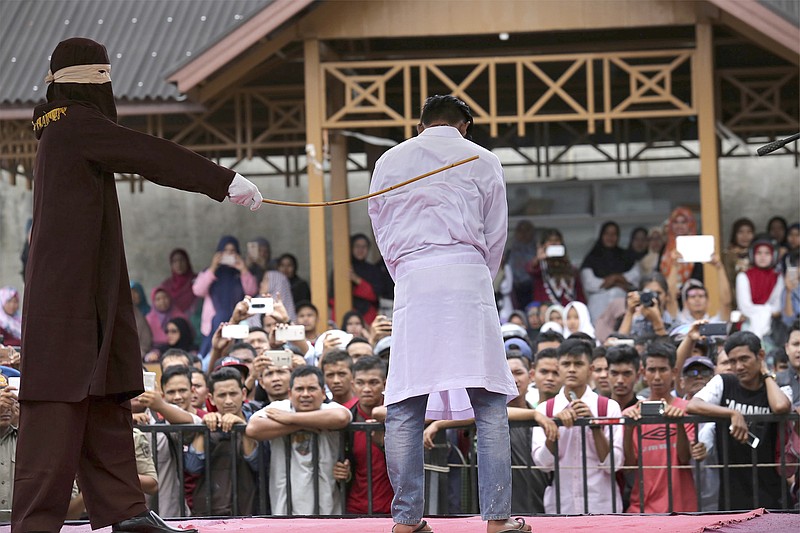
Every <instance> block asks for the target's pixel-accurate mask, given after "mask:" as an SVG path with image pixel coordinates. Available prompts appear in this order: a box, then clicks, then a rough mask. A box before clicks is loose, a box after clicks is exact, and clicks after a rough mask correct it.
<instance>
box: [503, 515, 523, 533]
mask: <svg viewBox="0 0 800 533" xmlns="http://www.w3.org/2000/svg"><path fill="white" fill-rule="evenodd" d="M514 522H516V523H517V524H519V525H518V526H517V527H515V528H511V529H501V530H500V531H498V532H497V533H514V531H523V529H522V528H524V527H525V519H524V518H522V517H520V518H515V519H514Z"/></svg>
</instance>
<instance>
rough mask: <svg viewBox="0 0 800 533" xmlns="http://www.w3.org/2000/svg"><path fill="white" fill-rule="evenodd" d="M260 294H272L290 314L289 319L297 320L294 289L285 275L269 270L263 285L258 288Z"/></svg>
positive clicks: (262, 282)
mask: <svg viewBox="0 0 800 533" xmlns="http://www.w3.org/2000/svg"><path fill="white" fill-rule="evenodd" d="M258 293H259V294H262V295H263V294H271V295H272V296H273V297H274V298H280V300H281V301H282V302H283V306H284V307H285V308H286V312H287V313H288V314H289V319H290V320H294V319H295V316H296V314H295V309H294V297H293V296H292V287H291V285H290V284H289V280H288V279H286V276H284V275H283V273H281V272H278V271H277V270H267V271H266V272H264V277H263V278H262V279H261V284H260V285H259V286H258Z"/></svg>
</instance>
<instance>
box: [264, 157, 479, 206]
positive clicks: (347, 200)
mask: <svg viewBox="0 0 800 533" xmlns="http://www.w3.org/2000/svg"><path fill="white" fill-rule="evenodd" d="M478 158H479V156H477V155H473V156H472V157H468V158H466V159H462V160H461V161H456V162H455V163H451V164H449V165H445V166H443V167H442V168H437V169H436V170H431V171H430V172H426V173H425V174H421V175H419V176H416V177H414V178H411V179H409V180H406V181H404V182H402V183H398V184H397V185H392V186H391V187H386V188H385V189H383V190H380V191H375V192H373V193H370V194H364V195H362V196H356V197H355V198H345V199H344V200H331V201H329V202H310V203H303V202H284V201H282V200H270V199H268V198H265V199H263V200H261V201H262V202H264V203H265V204H272V205H288V206H293V207H327V206H331V205H343V204H349V203H352V202H358V201H361V200H366V199H368V198H372V197H373V196H378V195H380V194H384V193H387V192H389V191H393V190H395V189H399V188H400V187H405V186H406V185H408V184H410V183H414V182H415V181H419V180H421V179H424V178H427V177H428V176H433V175H434V174H438V173H439V172H444V171H445V170H449V169H451V168H455V167H457V166H459V165H463V164H464V163H469V162H470V161H475V160H476V159H478Z"/></svg>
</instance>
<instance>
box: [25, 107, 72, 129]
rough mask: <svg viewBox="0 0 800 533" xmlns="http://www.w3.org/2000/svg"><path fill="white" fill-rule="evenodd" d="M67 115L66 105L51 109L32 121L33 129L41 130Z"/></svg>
mask: <svg viewBox="0 0 800 533" xmlns="http://www.w3.org/2000/svg"><path fill="white" fill-rule="evenodd" d="M65 116H67V108H66V107H56V108H54V109H51V110H50V111H48V112H47V113H45V114H44V115H42V116H41V117H39V118H37V119H36V120H35V121H33V122H31V124H33V131H37V130H41V129H43V128H44V127H46V126H47V125H48V124H50V123H51V122H55V121H56V120H58V119H60V118H61V117H65Z"/></svg>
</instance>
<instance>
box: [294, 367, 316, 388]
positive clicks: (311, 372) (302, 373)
mask: <svg viewBox="0 0 800 533" xmlns="http://www.w3.org/2000/svg"><path fill="white" fill-rule="evenodd" d="M306 376H317V380H318V381H319V388H321V389H322V390H325V377H324V376H323V375H322V370H320V369H319V368H317V367H315V366H309V365H304V366H298V367H297V368H295V369H294V370H292V375H291V376H290V377H289V388H290V389H291V388H292V387H294V380H295V378H303V377H306Z"/></svg>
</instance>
